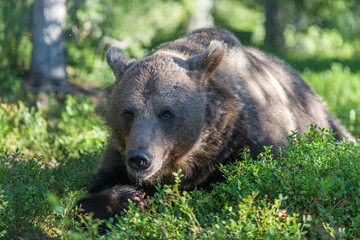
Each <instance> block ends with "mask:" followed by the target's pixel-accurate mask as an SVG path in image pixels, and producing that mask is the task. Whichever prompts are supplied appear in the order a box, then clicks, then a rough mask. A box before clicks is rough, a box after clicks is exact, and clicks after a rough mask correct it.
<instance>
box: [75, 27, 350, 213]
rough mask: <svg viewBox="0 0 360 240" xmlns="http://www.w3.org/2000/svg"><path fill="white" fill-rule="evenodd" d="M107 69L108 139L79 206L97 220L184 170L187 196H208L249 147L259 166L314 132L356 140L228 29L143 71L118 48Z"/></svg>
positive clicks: (182, 42) (298, 82) (169, 50)
mask: <svg viewBox="0 0 360 240" xmlns="http://www.w3.org/2000/svg"><path fill="white" fill-rule="evenodd" d="M106 59H107V62H108V63H109V66H110V67H111V69H112V70H113V72H114V75H115V78H116V81H115V83H114V84H112V85H111V86H109V87H108V88H107V93H108V95H107V98H108V105H107V114H106V119H107V122H108V124H109V126H110V127H111V137H110V140H109V143H108V146H107V149H106V151H105V153H104V156H103V160H102V162H101V163H100V165H99V168H98V170H97V172H96V173H95V175H94V178H93V180H92V181H91V183H90V186H89V192H90V193H91V196H90V197H89V198H87V199H84V200H82V202H81V203H82V204H83V208H84V212H94V213H95V216H96V217H99V218H107V217H110V216H114V215H115V214H120V213H121V212H122V211H123V209H124V208H126V207H127V203H126V199H136V197H137V196H138V195H139V194H142V193H146V194H148V195H151V194H152V193H153V191H154V187H153V186H154V185H155V184H157V183H161V184H171V183H173V175H172V172H176V171H178V170H179V169H182V174H183V178H182V182H181V188H182V189H193V188H195V187H201V188H204V189H211V188H212V186H213V185H214V183H216V182H218V181H221V180H222V176H221V173H220V172H219V171H218V169H217V167H216V166H217V165H218V164H219V163H225V164H226V163H230V162H232V161H235V160H237V157H238V151H239V150H241V149H243V148H244V147H249V148H250V149H251V152H252V154H253V156H256V155H257V154H259V153H260V152H261V151H262V150H263V146H264V145H267V146H268V145H272V146H273V150H274V151H273V153H274V155H275V156H276V155H277V149H278V148H279V147H286V145H287V134H289V133H291V131H292V130H297V131H298V132H299V133H301V134H302V133H304V132H305V131H306V130H307V129H308V127H309V126H310V124H317V125H318V126H320V127H325V128H332V129H334V130H335V131H337V132H338V133H339V134H338V135H336V138H337V139H339V140H341V139H342V138H348V139H350V140H352V139H353V138H352V137H351V136H350V134H349V133H348V132H346V130H345V129H344V128H343V127H342V126H341V125H340V124H339V123H338V121H337V120H336V119H334V118H333V117H332V116H331V115H330V114H329V112H328V110H327V109H326V107H325V105H324V103H323V102H322V101H321V100H319V98H318V97H317V96H316V95H315V94H314V93H313V92H312V91H311V89H310V88H309V87H308V85H307V84H306V83H305V82H304V81H303V80H302V79H301V78H300V76H299V75H298V74H297V73H296V72H295V71H294V70H293V69H291V68H290V67H288V66H287V65H285V64H284V63H283V62H282V61H280V60H279V59H277V58H275V57H272V56H270V55H267V54H265V53H263V52H260V51H259V50H256V49H253V48H245V47H243V46H242V45H241V44H240V43H239V41H238V40H237V39H236V38H235V37H234V36H233V35H232V34H231V33H229V32H228V31H226V30H223V29H214V28H209V29H200V30H197V31H194V32H192V33H190V34H188V35H187V36H185V37H184V38H181V39H178V40H176V41H174V42H170V43H166V44H163V45H161V46H160V47H159V48H157V49H156V50H154V51H153V52H152V53H151V54H150V55H149V56H147V57H146V58H144V59H142V60H139V61H136V60H134V59H130V58H128V57H127V56H125V55H124V54H123V53H122V52H121V51H120V50H118V49H116V48H111V49H109V50H108V52H107V54H106ZM134 197H135V198H134Z"/></svg>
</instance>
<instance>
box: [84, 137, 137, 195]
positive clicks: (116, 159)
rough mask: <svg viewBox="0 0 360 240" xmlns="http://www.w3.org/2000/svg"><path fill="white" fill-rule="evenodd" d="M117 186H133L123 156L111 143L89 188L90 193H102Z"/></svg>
mask: <svg viewBox="0 0 360 240" xmlns="http://www.w3.org/2000/svg"><path fill="white" fill-rule="evenodd" d="M116 185H133V184H132V182H131V181H130V179H129V177H128V174H127V172H126V166H125V160H124V156H123V154H122V153H121V152H120V151H118V150H117V149H116V148H115V144H114V143H113V142H112V141H110V143H109V144H108V146H107V147H106V150H105V152H104V155H103V158H102V161H101V163H100V165H99V168H98V169H97V171H96V173H95V174H94V176H93V178H92V180H91V181H90V184H89V186H88V188H87V190H88V192H89V193H100V192H101V191H103V190H105V189H108V188H111V187H113V186H116Z"/></svg>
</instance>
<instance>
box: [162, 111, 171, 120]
mask: <svg viewBox="0 0 360 240" xmlns="http://www.w3.org/2000/svg"><path fill="white" fill-rule="evenodd" d="M171 116H172V114H171V112H170V111H169V110H165V111H163V112H162V113H161V114H160V119H161V120H169V119H170V118H171Z"/></svg>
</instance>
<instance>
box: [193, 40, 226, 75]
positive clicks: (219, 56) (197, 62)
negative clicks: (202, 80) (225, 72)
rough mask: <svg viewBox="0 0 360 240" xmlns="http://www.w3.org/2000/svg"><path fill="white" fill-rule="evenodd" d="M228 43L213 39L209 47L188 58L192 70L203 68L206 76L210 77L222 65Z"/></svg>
mask: <svg viewBox="0 0 360 240" xmlns="http://www.w3.org/2000/svg"><path fill="white" fill-rule="evenodd" d="M226 48H227V46H226V44H224V43H223V42H220V41H216V40H214V41H211V42H210V44H209V46H208V48H207V49H206V50H205V51H204V52H202V53H199V54H197V55H195V56H194V57H192V58H190V59H189V60H188V64H189V66H190V70H201V71H202V72H203V73H204V74H205V75H206V77H210V76H211V74H213V73H214V72H215V70H216V69H217V67H219V66H220V64H221V62H222V60H223V58H224V54H225V52H226Z"/></svg>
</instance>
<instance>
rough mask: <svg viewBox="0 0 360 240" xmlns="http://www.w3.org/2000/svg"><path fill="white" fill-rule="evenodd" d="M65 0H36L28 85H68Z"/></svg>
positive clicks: (38, 87)
mask: <svg viewBox="0 0 360 240" xmlns="http://www.w3.org/2000/svg"><path fill="white" fill-rule="evenodd" d="M65 18H66V0H35V2H34V6H33V49H32V58H31V69H30V79H29V80H30V81H29V85H30V87H31V88H33V89H34V90H56V89H61V88H65V87H67V86H68V84H69V83H68V78H67V74H66V58H65V36H64V31H63V29H64V26H65Z"/></svg>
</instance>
